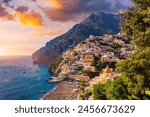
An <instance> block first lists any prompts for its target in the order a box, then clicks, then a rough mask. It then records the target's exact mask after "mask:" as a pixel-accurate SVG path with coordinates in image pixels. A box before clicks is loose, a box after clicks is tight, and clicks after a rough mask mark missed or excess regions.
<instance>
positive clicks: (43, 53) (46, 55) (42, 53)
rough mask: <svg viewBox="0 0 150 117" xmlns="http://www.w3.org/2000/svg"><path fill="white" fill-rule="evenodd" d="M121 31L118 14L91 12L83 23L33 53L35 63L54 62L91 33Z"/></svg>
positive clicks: (96, 34)
mask: <svg viewBox="0 0 150 117" xmlns="http://www.w3.org/2000/svg"><path fill="white" fill-rule="evenodd" d="M119 31H120V28H119V19H118V18H116V15H114V14H106V13H97V14H91V15H90V16H89V17H87V18H86V19H85V20H83V21H82V22H81V23H79V24H76V25H74V26H73V27H72V28H71V29H70V30H69V31H68V32H66V33H64V34H62V35H60V36H58V37H56V38H54V39H53V40H51V41H49V42H47V43H46V45H45V47H42V48H40V49H39V50H37V51H36V52H35V53H33V55H32V58H33V63H35V64H48V63H52V62H53V61H54V60H55V59H56V58H57V57H58V56H59V55H61V54H62V53H63V52H64V51H66V50H68V49H69V48H70V47H72V46H75V45H77V44H78V43H80V42H81V41H83V40H85V39H86V38H87V37H89V36H90V35H94V36H99V35H103V34H107V33H111V34H117V33H118V32H119Z"/></svg>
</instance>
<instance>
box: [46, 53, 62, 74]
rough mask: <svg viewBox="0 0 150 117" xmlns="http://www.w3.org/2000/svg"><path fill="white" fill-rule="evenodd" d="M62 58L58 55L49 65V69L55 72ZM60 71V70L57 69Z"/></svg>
mask: <svg viewBox="0 0 150 117" xmlns="http://www.w3.org/2000/svg"><path fill="white" fill-rule="evenodd" d="M62 60H63V58H62V55H60V56H59V57H58V58H57V59H56V60H55V61H54V62H53V63H51V64H50V65H49V71H52V72H55V70H56V69H57V68H58V66H59V64H60V63H61V62H62ZM58 72H60V71H58Z"/></svg>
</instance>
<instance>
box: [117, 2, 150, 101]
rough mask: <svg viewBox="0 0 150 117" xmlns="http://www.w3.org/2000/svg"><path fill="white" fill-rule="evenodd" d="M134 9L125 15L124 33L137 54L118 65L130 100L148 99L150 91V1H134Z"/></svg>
mask: <svg viewBox="0 0 150 117" xmlns="http://www.w3.org/2000/svg"><path fill="white" fill-rule="evenodd" d="M133 3H134V7H133V8H130V9H129V10H128V11H127V12H125V14H123V16H122V17H123V18H122V19H123V20H122V22H121V29H122V32H123V33H125V35H126V36H128V37H130V38H132V39H133V41H132V42H133V45H134V46H135V49H136V51H135V53H134V54H133V56H132V57H131V58H130V59H127V60H124V61H122V62H120V63H118V64H117V70H118V71H120V72H122V74H123V76H125V78H126V82H125V83H126V84H127V90H128V92H129V99H146V97H147V96H146V94H145V90H146V89H148V90H150V0H133Z"/></svg>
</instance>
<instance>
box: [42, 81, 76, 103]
mask: <svg viewBox="0 0 150 117" xmlns="http://www.w3.org/2000/svg"><path fill="white" fill-rule="evenodd" d="M78 94H79V88H78V86H77V84H74V83H72V82H61V83H59V84H58V86H57V87H56V88H55V89H53V90H52V91H50V92H49V93H47V94H46V95H45V96H43V98H42V99H43V100H77V97H78Z"/></svg>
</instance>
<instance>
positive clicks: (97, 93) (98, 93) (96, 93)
mask: <svg viewBox="0 0 150 117" xmlns="http://www.w3.org/2000/svg"><path fill="white" fill-rule="evenodd" d="M93 99H94V100H106V99H107V98H106V90H105V84H96V85H94V87H93Z"/></svg>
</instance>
